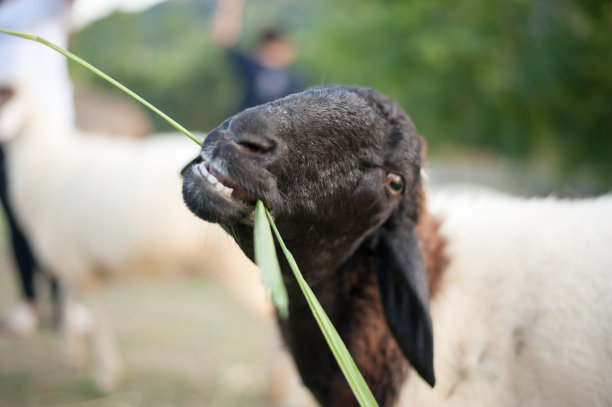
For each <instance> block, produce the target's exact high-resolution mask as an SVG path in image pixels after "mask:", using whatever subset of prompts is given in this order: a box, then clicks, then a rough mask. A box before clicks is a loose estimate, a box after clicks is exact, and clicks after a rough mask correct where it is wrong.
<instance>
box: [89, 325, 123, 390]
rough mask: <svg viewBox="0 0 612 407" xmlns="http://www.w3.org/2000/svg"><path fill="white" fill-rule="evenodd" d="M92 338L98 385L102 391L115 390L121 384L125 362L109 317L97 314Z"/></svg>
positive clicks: (95, 377)
mask: <svg viewBox="0 0 612 407" xmlns="http://www.w3.org/2000/svg"><path fill="white" fill-rule="evenodd" d="M92 339H93V350H94V357H95V367H94V369H95V370H94V380H95V383H96V386H97V387H98V389H99V390H100V391H101V392H104V393H110V392H113V391H115V390H116V389H117V386H118V384H119V380H120V378H121V374H122V372H123V363H122V360H121V356H120V354H119V349H118V347H117V342H116V339H115V335H114V331H113V329H112V326H111V324H110V323H109V321H108V320H107V318H106V317H104V316H102V315H100V314H98V315H97V319H96V325H95V329H94V335H93V338H92Z"/></svg>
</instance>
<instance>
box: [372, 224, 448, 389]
mask: <svg viewBox="0 0 612 407" xmlns="http://www.w3.org/2000/svg"><path fill="white" fill-rule="evenodd" d="M375 257H376V272H377V275H378V282H379V287H380V293H381V301H382V305H383V309H384V313H385V317H386V319H387V323H388V325H389V328H390V329H391V332H392V333H393V336H394V337H395V339H396V341H397V344H398V345H399V347H400V349H401V350H402V352H403V353H404V355H405V356H406V358H407V359H408V361H409V362H410V364H411V365H412V367H413V368H414V369H415V370H416V371H417V372H418V373H419V375H421V377H422V378H423V379H424V380H425V381H426V382H427V383H429V385H430V386H432V387H433V386H434V384H435V380H436V379H435V376H434V368H433V330H432V326H431V317H430V315H429V287H428V282H427V270H426V268H425V261H424V260H423V255H422V254H421V251H420V249H419V245H418V240H417V237H416V235H415V234H414V232H413V231H410V230H409V231H405V232H404V231H383V232H382V234H381V235H380V236H379V239H378V243H377V245H376V249H375Z"/></svg>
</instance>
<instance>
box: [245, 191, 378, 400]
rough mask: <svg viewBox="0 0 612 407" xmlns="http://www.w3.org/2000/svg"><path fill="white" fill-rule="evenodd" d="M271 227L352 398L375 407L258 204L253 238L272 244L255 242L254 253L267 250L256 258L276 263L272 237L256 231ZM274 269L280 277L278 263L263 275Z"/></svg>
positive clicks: (334, 330)
mask: <svg viewBox="0 0 612 407" xmlns="http://www.w3.org/2000/svg"><path fill="white" fill-rule="evenodd" d="M258 212H259V216H258ZM262 212H265V217H264V216H262V215H263V214H262ZM258 223H259V224H258ZM270 226H271V227H272V230H273V231H274V235H275V236H276V239H277V240H278V243H279V245H280V247H281V249H282V251H283V253H284V255H285V257H286V258H287V262H288V263H289V267H291V271H292V272H293V275H294V276H295V278H296V280H297V282H298V284H299V286H300V289H301V290H302V293H303V294H304V297H305V298H306V301H307V302H308V306H309V307H310V310H311V311H312V314H313V315H314V317H315V320H316V321H317V324H318V325H319V328H320V329H321V332H322V333H323V336H324V337H325V340H326V341H327V344H328V346H329V348H330V349H331V351H332V353H333V354H334V357H335V358H336V361H337V362H338V365H339V366H340V370H342V373H343V374H344V377H345V378H346V380H347V382H348V384H349V386H350V387H351V390H352V391H353V394H354V395H355V397H356V398H357V401H358V402H359V405H360V406H362V407H372V406H378V404H377V403H376V400H375V399H374V396H373V395H372V392H371V391H370V389H369V388H368V385H367V383H366V382H365V380H364V378H363V376H361V373H359V369H357V365H355V362H354V361H353V359H352V358H351V355H350V354H349V351H348V349H347V348H346V346H345V345H344V342H342V339H341V338H340V335H339V334H338V332H337V331H336V328H334V325H333V324H332V323H331V321H330V320H329V318H328V317H327V314H326V313H325V311H324V310H323V307H322V306H321V304H320V303H319V301H318V300H317V298H316V297H315V295H314V293H313V292H312V290H311V289H310V287H309V286H308V283H307V282H306V280H305V279H304V277H303V276H302V273H301V272H300V269H299V268H298V266H297V264H296V262H295V259H294V258H293V255H292V254H291V253H290V252H289V250H288V249H287V247H286V246H285V243H284V242H283V239H282V237H281V235H280V233H279V232H278V229H277V228H276V225H275V224H274V219H272V216H271V215H270V212H269V211H268V210H267V209H266V207H265V206H264V205H263V203H262V202H261V201H257V206H256V209H255V230H256V235H255V238H256V239H270V240H271V241H269V242H266V243H265V244H262V243H257V242H256V243H255V247H256V252H257V246H258V245H260V247H266V248H268V250H269V252H268V253H260V254H259V258H262V257H264V258H265V261H266V262H277V259H276V250H275V247H274V241H272V235H271V234H269V233H268V234H264V233H259V234H257V231H258V230H260V229H261V230H265V229H267V230H268V232H269V230H270ZM256 259H257V257H256ZM258 265H259V262H258ZM260 267H261V266H260ZM266 267H270V266H266ZM276 269H278V272H279V273H280V267H279V266H278V263H277V264H276V266H275V267H270V268H266V270H264V269H263V268H262V273H272V272H276ZM267 278H268V279H274V277H271V276H268V277H267ZM280 284H282V280H281V281H280ZM275 289H278V288H275ZM283 290H284V288H283ZM285 295H286V293H285Z"/></svg>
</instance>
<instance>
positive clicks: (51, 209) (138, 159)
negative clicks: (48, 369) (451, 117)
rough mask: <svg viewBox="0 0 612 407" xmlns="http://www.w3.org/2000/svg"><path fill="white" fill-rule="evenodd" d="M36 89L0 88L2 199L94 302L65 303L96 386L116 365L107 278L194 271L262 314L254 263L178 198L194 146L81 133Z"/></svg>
mask: <svg viewBox="0 0 612 407" xmlns="http://www.w3.org/2000/svg"><path fill="white" fill-rule="evenodd" d="M34 94H35V92H34V91H33V90H32V89H29V88H28V87H27V85H25V84H23V83H16V84H11V85H10V86H8V87H6V88H5V90H4V91H3V92H0V96H1V97H0V134H1V135H2V136H3V137H4V140H6V142H5V144H4V145H5V151H6V156H7V174H8V177H9V188H10V190H9V192H10V197H11V199H12V204H13V207H14V209H15V212H16V216H17V218H18V220H19V221H20V222H21V224H22V226H23V228H24V231H25V232H26V233H27V235H28V236H29V238H30V239H31V242H32V246H33V249H34V251H35V252H36V253H37V255H38V257H39V260H40V262H41V263H42V265H43V266H44V267H45V268H46V269H48V270H50V271H51V272H53V273H54V274H55V275H57V276H58V277H59V278H60V279H61V280H62V282H63V283H64V284H65V285H67V286H68V288H69V290H70V292H71V293H72V295H70V297H79V298H80V299H82V300H84V301H85V302H86V305H88V306H89V308H92V311H93V313H94V315H90V313H91V312H90V311H89V310H88V308H83V306H80V305H69V306H67V307H66V311H65V316H64V317H65V318H64V319H65V322H66V323H65V324H64V328H65V339H66V344H67V351H68V354H69V358H70V359H71V360H72V361H73V363H75V364H77V365H80V364H82V363H83V362H84V360H83V358H84V355H85V354H86V349H85V348H83V346H84V345H83V341H84V339H85V337H86V336H90V335H93V338H91V339H92V342H93V346H94V350H95V352H96V358H97V360H98V362H97V366H96V367H95V373H94V374H95V377H96V383H97V385H98V386H99V387H100V389H101V390H103V391H105V392H109V391H112V390H113V389H114V388H115V387H116V385H117V383H118V380H119V377H120V373H121V370H122V369H121V359H120V358H119V355H118V351H117V349H116V346H115V343H114V342H115V341H114V338H113V336H112V331H111V327H110V323H109V322H108V321H107V320H106V318H104V315H103V314H104V313H103V311H102V310H101V309H100V306H99V305H98V304H97V299H96V298H97V297H98V291H99V290H97V289H96V288H97V287H100V286H101V284H100V283H101V282H103V281H105V280H112V279H115V278H123V277H125V276H126V275H128V274H129V275H133V274H136V273H146V275H151V274H154V273H156V272H157V273H158V274H163V273H168V272H174V273H176V271H174V270H187V269H189V270H202V271H204V272H206V273H207V274H208V275H211V276H214V277H215V278H217V279H219V280H221V282H222V284H224V285H225V286H226V287H227V288H228V290H229V291H230V292H232V293H233V294H235V296H236V297H237V299H238V300H239V301H242V302H243V303H244V305H245V306H246V308H247V309H248V310H250V311H252V312H253V313H254V315H256V316H257V317H258V318H260V319H261V320H262V321H264V322H265V321H266V320H269V319H270V317H269V316H268V314H269V308H270V306H269V304H268V301H267V299H266V297H265V293H264V292H263V289H261V288H260V286H261V285H260V284H259V283H258V281H259V273H258V271H257V270H256V268H255V266H254V265H252V263H251V262H250V261H249V260H248V259H247V258H246V257H245V256H244V255H243V254H242V252H241V251H240V249H239V248H238V247H237V246H236V245H235V243H234V242H233V241H232V240H231V239H230V238H228V237H227V235H226V234H225V232H223V231H222V230H221V228H219V227H218V226H217V225H214V224H212V223H207V224H202V223H200V222H197V221H196V220H197V219H196V218H195V217H194V216H193V215H192V214H191V213H190V212H189V211H188V210H187V209H186V208H185V206H184V204H183V201H182V198H181V192H180V185H181V177H180V169H181V168H182V167H183V166H184V165H185V163H187V162H188V161H189V159H190V158H191V156H192V155H193V154H194V151H197V150H198V147H197V146H196V145H195V144H194V143H192V142H190V141H189V140H187V139H186V138H185V137H180V136H178V135H176V134H172V135H170V134H168V135H158V136H151V137H148V138H144V139H138V140H136V139H127V138H125V139H120V138H113V137H105V136H104V135H101V134H100V135H95V134H87V135H85V134H82V133H81V132H79V131H77V130H75V129H73V128H71V127H68V126H64V125H62V124H61V123H62V122H60V121H57V120H55V119H54V117H53V116H52V115H50V114H49V112H48V111H47V110H46V109H44V108H41V105H40V104H39V100H38V99H37V98H36V97H34ZM230 265H231V266H230ZM238 270H242V272H240V273H238ZM68 302H69V304H74V302H73V301H72V300H71V299H69V300H68ZM92 317H93V318H94V320H93V321H92V320H91V318H92Z"/></svg>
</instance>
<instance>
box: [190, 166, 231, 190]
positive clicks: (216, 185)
mask: <svg viewBox="0 0 612 407" xmlns="http://www.w3.org/2000/svg"><path fill="white" fill-rule="evenodd" d="M198 170H199V171H200V173H201V174H202V176H204V178H206V180H207V181H208V182H210V184H211V185H212V186H213V187H214V188H215V190H216V191H217V192H220V193H221V194H223V195H225V196H231V195H232V192H234V190H233V188H229V187H226V186H225V185H223V184H222V183H221V182H220V181H219V180H218V179H217V178H216V177H215V176H214V175H212V174H211V173H209V172H208V169H206V164H205V163H204V162H201V163H200V164H199V165H198Z"/></svg>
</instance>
